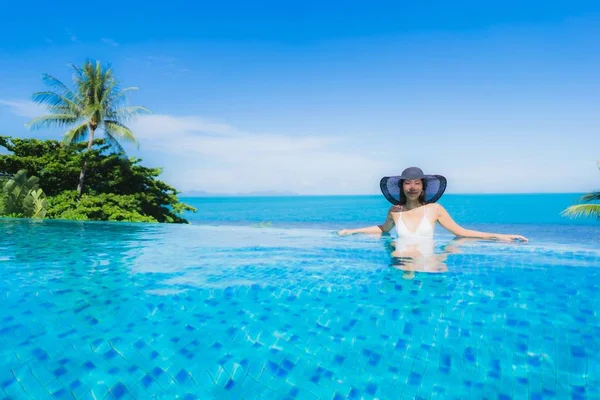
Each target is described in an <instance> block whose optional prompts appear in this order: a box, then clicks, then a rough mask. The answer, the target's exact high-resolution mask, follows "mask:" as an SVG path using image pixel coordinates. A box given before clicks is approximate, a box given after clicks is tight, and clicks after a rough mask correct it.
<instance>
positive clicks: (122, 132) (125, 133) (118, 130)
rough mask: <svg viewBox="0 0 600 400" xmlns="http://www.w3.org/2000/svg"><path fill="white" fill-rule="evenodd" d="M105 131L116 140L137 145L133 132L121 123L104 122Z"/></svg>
mask: <svg viewBox="0 0 600 400" xmlns="http://www.w3.org/2000/svg"><path fill="white" fill-rule="evenodd" d="M104 131H105V132H106V134H107V135H110V136H112V137H114V138H115V139H117V138H119V139H124V140H126V141H128V142H131V143H137V140H136V139H135V136H134V135H133V132H131V130H130V129H129V128H128V127H126V126H125V125H123V124H122V123H120V122H119V121H112V120H108V121H104Z"/></svg>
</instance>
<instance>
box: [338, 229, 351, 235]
mask: <svg viewBox="0 0 600 400" xmlns="http://www.w3.org/2000/svg"><path fill="white" fill-rule="evenodd" d="M353 233H354V231H353V230H352V229H342V230H340V231H338V235H340V236H346V235H351V234H353Z"/></svg>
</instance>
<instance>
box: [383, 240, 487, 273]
mask: <svg viewBox="0 0 600 400" xmlns="http://www.w3.org/2000/svg"><path fill="white" fill-rule="evenodd" d="M475 242H486V240H481V239H474V238H455V239H453V240H451V241H449V242H448V243H445V244H443V245H442V246H440V251H438V252H436V251H435V241H434V239H433V238H400V237H399V238H396V239H393V240H388V241H386V242H385V243H386V247H387V249H388V251H389V252H390V258H391V263H390V266H391V267H393V268H396V269H399V270H402V271H403V272H404V273H403V274H402V278H404V279H413V278H414V277H415V272H424V273H442V272H448V264H447V259H448V256H449V255H450V254H458V253H461V247H463V246H464V245H465V244H467V243H475Z"/></svg>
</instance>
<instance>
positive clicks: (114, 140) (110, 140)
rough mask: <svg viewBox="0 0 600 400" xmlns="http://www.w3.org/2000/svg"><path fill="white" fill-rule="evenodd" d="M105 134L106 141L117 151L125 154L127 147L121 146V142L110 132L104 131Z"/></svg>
mask: <svg viewBox="0 0 600 400" xmlns="http://www.w3.org/2000/svg"><path fill="white" fill-rule="evenodd" d="M104 136H105V137H106V141H107V142H108V144H109V145H110V147H112V148H113V149H114V150H116V151H117V153H121V154H125V149H124V148H123V146H121V143H119V141H118V140H117V138H115V137H114V136H113V135H112V134H111V133H110V132H108V131H104Z"/></svg>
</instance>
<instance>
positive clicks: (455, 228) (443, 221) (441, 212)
mask: <svg viewBox="0 0 600 400" xmlns="http://www.w3.org/2000/svg"><path fill="white" fill-rule="evenodd" d="M436 206H437V209H438V218H437V220H438V222H439V223H440V225H442V226H443V227H444V228H446V229H448V230H449V231H450V232H452V233H453V234H455V235H456V236H460V237H469V238H478V239H489V240H506V241H513V240H521V241H523V242H527V238H526V237H525V236H521V235H505V234H501V233H489V232H479V231H474V230H470V229H465V228H463V227H461V226H460V225H458V224H457V223H456V222H454V220H453V219H452V217H450V214H448V211H446V209H445V208H444V207H442V206H441V205H440V204H436Z"/></svg>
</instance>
